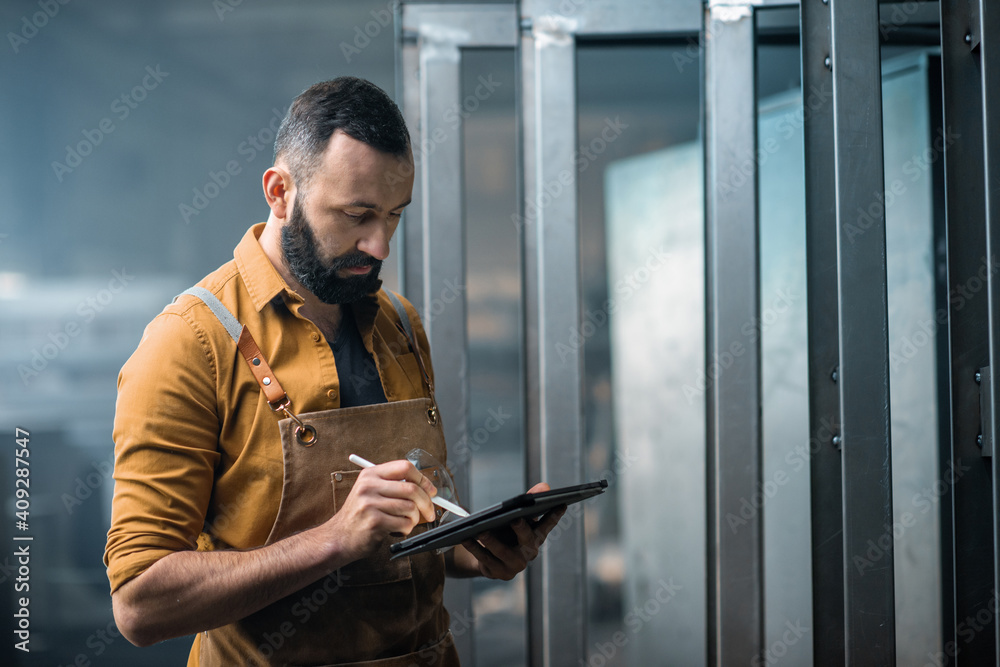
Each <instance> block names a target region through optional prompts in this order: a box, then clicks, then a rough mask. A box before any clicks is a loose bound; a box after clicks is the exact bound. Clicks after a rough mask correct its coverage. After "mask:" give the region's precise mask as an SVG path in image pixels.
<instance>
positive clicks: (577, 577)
mask: <svg viewBox="0 0 1000 667" xmlns="http://www.w3.org/2000/svg"><path fill="white" fill-rule="evenodd" d="M559 18H560V17H558V16H541V17H535V18H534V20H533V21H525V22H524V23H523V24H522V33H521V40H520V61H519V62H520V67H521V73H520V77H521V88H520V93H521V100H520V108H521V123H520V129H521V146H522V154H521V159H522V161H523V165H522V166H523V174H524V176H523V194H524V197H523V206H524V211H523V215H522V219H523V220H524V226H523V229H522V236H523V248H524V251H523V261H524V265H523V270H524V287H523V289H524V309H525V310H524V326H525V330H524V333H525V341H524V349H525V354H526V368H525V375H526V377H525V379H526V402H527V405H526V409H525V416H526V422H527V454H528V479H529V480H531V481H535V480H540V479H541V480H545V481H547V482H549V483H550V484H551V485H552V486H562V485H566V484H576V483H579V482H580V481H581V479H582V476H583V451H582V440H583V426H582V407H581V406H582V397H581V395H580V394H581V388H582V355H581V354H580V353H579V351H577V352H575V353H573V354H570V355H565V356H560V354H559V353H557V351H556V350H557V345H558V344H559V343H560V342H562V343H564V344H565V342H566V340H567V337H568V336H569V334H570V332H571V331H573V329H574V327H576V326H577V325H578V324H579V322H580V267H579V261H580V253H579V232H578V229H577V224H578V223H577V210H576V209H577V193H576V168H575V164H574V160H573V156H574V154H575V147H576V142H577V124H576V44H575V39H574V36H573V34H572V33H570V32H567V31H566V30H565V29H564V27H565V26H564V24H562V23H561V22H560V21H559ZM580 509H582V507H581V508H580ZM578 512H579V510H577V513H572V514H570V515H569V516H568V517H566V518H564V519H563V523H562V525H561V529H560V532H559V534H558V535H557V536H556V537H555V539H550V540H549V542H548V544H547V547H546V549H544V550H543V551H542V553H541V555H540V556H539V557H538V560H537V561H536V562H535V563H534V564H533V565H532V567H531V568H530V569H529V571H528V575H529V576H528V586H529V589H528V590H529V595H528V637H529V642H530V649H529V655H530V660H531V664H532V665H576V664H579V663H581V662H582V661H585V660H586V659H587V653H586V646H585V644H586V621H587V616H586V614H587V605H586V600H585V597H584V583H585V578H586V568H585V563H584V539H583V515H582V514H581V513H578Z"/></svg>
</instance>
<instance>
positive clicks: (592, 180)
mask: <svg viewBox="0 0 1000 667" xmlns="http://www.w3.org/2000/svg"><path fill="white" fill-rule="evenodd" d="M693 40H694V38H692V41H691V42H685V43H684V44H681V45H674V46H666V45H664V46H656V47H651V46H648V47H634V46H629V47H624V46H621V47H612V46H597V45H586V46H581V47H580V48H579V50H578V59H579V60H578V84H579V92H578V95H579V114H580V115H579V137H580V138H579V159H578V177H579V179H580V181H579V182H580V187H579V192H580V219H581V226H582V230H581V247H580V253H581V266H582V276H583V318H582V321H581V324H580V328H579V331H578V332H576V340H577V341H578V342H577V345H578V346H582V349H583V354H584V360H585V361H584V366H585V370H586V376H585V383H584V419H585V427H586V431H585V437H586V447H587V464H588V469H587V471H586V474H585V478H587V479H598V478H601V477H605V478H607V479H608V481H609V490H608V492H607V493H606V494H605V496H603V497H599V498H597V499H595V500H594V501H591V502H589V503H588V504H587V513H586V521H587V524H586V534H587V564H588V570H589V572H588V580H589V588H588V596H589V604H590V629H589V634H590V644H589V646H588V650H589V653H590V656H589V662H588V664H590V665H624V664H631V665H651V664H662V663H663V661H664V659H665V657H666V656H668V657H667V659H668V661H669V662H671V664H673V663H675V662H676V663H677V664H700V663H703V662H704V660H705V599H704V598H705V592H704V591H705V586H704V582H705V527H704V526H705V517H704V511H705V510H704V507H705V461H704V452H705V446H704V442H705V414H704V398H703V395H702V393H701V390H698V389H694V390H693V391H692V392H690V393H689V392H687V391H686V390H685V387H686V386H689V387H694V386H695V385H697V383H698V379H699V377H700V376H703V373H702V370H701V369H702V368H703V367H704V286H703V277H704V232H703V224H702V207H703V200H702V197H701V194H700V193H701V189H702V186H701V182H702V173H703V169H704V167H703V162H702V153H701V147H700V143H699V142H698V140H697V137H698V135H699V133H698V127H699V119H700V108H699V85H700V64H699V58H700V54H699V51H698V48H697V43H696V41H693ZM571 333H572V332H571ZM571 340H572V339H571ZM703 388H704V387H703V386H702V389H703Z"/></svg>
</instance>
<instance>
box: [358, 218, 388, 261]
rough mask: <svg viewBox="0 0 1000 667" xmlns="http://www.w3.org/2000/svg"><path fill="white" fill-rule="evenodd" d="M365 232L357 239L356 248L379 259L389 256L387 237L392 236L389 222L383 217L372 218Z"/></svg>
mask: <svg viewBox="0 0 1000 667" xmlns="http://www.w3.org/2000/svg"><path fill="white" fill-rule="evenodd" d="M368 227H369V229H367V230H365V231H366V234H365V235H364V236H363V237H362V238H361V239H360V240H359V241H358V250H360V251H362V252H365V253H368V254H369V255H371V256H372V257H374V258H375V259H377V260H379V261H384V260H385V258H386V257H388V256H389V239H391V238H392V230H391V228H390V226H389V222H388V221H387V220H385V219H383V218H378V219H376V220H373V221H372V222H371V224H370V225H368Z"/></svg>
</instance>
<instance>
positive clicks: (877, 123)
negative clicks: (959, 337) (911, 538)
mask: <svg viewBox="0 0 1000 667" xmlns="http://www.w3.org/2000/svg"><path fill="white" fill-rule="evenodd" d="M878 20H879V17H878V5H877V4H876V3H872V2H869V1H867V0H830V25H831V30H830V33H831V42H832V50H831V66H832V68H833V130H834V134H833V139H834V144H833V146H834V159H835V161H836V163H835V167H834V173H835V183H836V186H835V200H836V211H837V284H838V316H839V320H840V342H839V345H840V355H839V356H840V368H839V379H838V386H839V388H840V426H841V438H842V452H841V455H842V459H843V469H842V474H843V486H842V488H843V499H842V500H843V511H844V524H843V525H844V570H843V576H844V624H845V632H846V636H845V650H846V658H847V664H849V665H891V664H895V613H894V609H895V607H894V596H893V562H892V559H893V551H892V521H893V518H892V480H891V472H892V465H891V454H890V443H889V350H888V337H889V326H888V315H887V312H888V311H887V297H886V268H885V262H886V253H885V209H884V201H885V200H884V194H885V193H884V172H883V165H882V103H881V101H882V73H881V66H880V64H881V57H880V53H879V48H880V47H879V30H878V28H879V23H878ZM871 544H876V545H878V546H879V548H880V549H881V555H880V557H879V558H878V559H876V560H875V561H874V562H873V563H872V564H871V565H870V566H865V565H864V564H859V561H858V560H857V559H858V558H864V557H865V554H867V553H869V551H870V549H871ZM883 545H884V546H883ZM817 574H819V575H820V576H822V575H823V574H824V573H817Z"/></svg>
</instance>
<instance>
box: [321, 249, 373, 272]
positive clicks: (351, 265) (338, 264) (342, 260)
mask: <svg viewBox="0 0 1000 667" xmlns="http://www.w3.org/2000/svg"><path fill="white" fill-rule="evenodd" d="M365 266H372V267H381V266H382V261H381V260H378V259H375V258H374V257H372V256H371V255H369V254H368V253H365V252H361V251H357V252H351V253H347V254H345V255H340V256H339V257H336V258H335V259H334V260H333V262H331V267H330V268H331V269H333V270H335V271H336V270H338V269H355V268H362V267H365Z"/></svg>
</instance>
